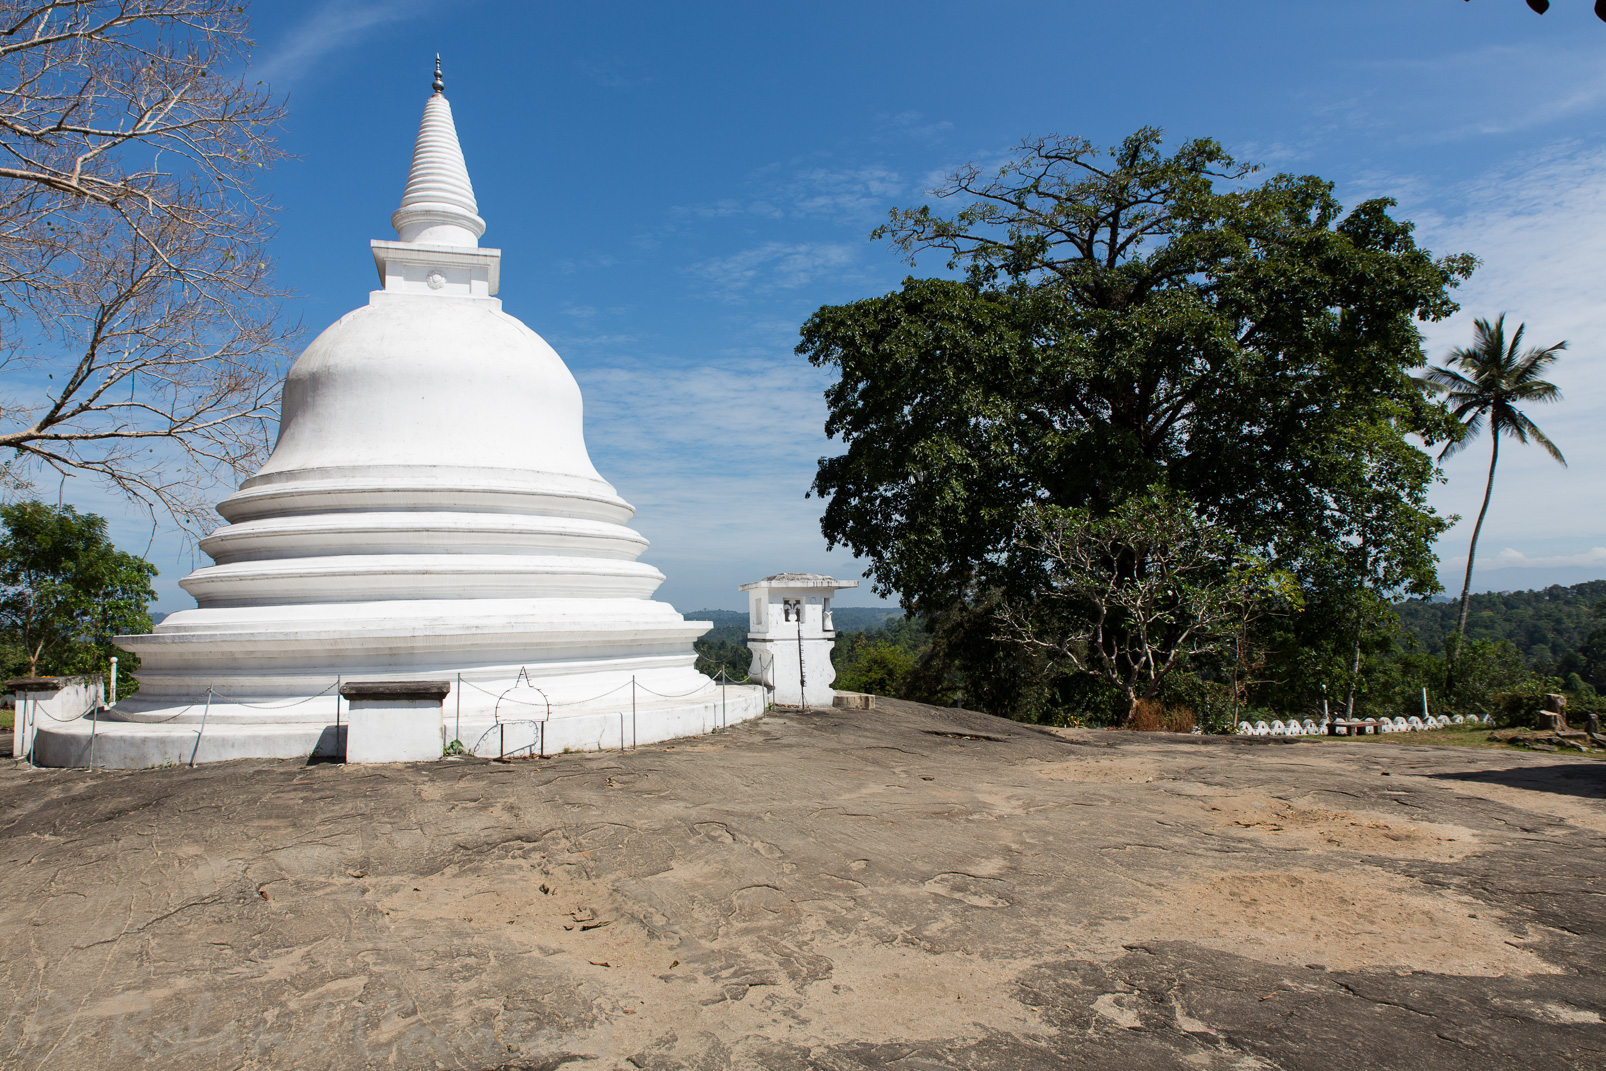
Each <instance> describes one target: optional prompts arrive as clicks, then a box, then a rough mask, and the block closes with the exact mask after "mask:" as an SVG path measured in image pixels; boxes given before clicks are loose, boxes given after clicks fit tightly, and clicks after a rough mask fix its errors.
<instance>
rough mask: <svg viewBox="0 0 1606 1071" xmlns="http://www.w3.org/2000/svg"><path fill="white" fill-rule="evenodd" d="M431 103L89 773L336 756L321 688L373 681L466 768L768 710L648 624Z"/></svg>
mask: <svg viewBox="0 0 1606 1071" xmlns="http://www.w3.org/2000/svg"><path fill="white" fill-rule="evenodd" d="M434 88H435V92H434V94H433V95H432V96H431V97H430V98H429V100H428V102H427V103H426V104H425V108H424V117H423V121H422V122H421V123H420V126H419V131H418V137H417V141H416V144H415V147H414V151H413V163H412V168H411V170H410V172H409V175H408V179H407V184H406V187H405V190H404V192H403V195H402V202H401V207H399V208H398V209H397V210H396V212H395V213H394V214H393V216H392V224H393V226H394V227H395V228H396V232H397V238H398V240H396V241H374V242H372V243H371V247H372V253H373V259H374V265H375V268H376V269H377V271H378V274H379V278H380V281H381V285H382V288H381V289H379V290H376V291H374V292H373V293H372V294H370V295H369V302H368V304H367V305H366V306H364V307H362V308H359V309H356V310H354V311H352V312H349V313H347V314H346V315H345V316H342V317H341V318H340V319H339V320H338V321H336V322H335V323H334V324H332V325H331V326H329V327H328V328H327V329H325V330H324V331H323V332H322V333H321V334H319V335H318V337H317V338H315V339H314V340H313V341H312V343H311V344H310V345H309V346H308V347H307V348H306V350H305V351H304V352H303V353H302V354H301V356H300V357H299V359H297V361H296V362H295V364H294V366H293V367H292V368H291V370H290V372H289V375H288V376H287V377H286V379H285V383H284V393H283V400H282V405H281V417H280V426H279V435H278V439H277V442H276V443H275V446H274V449H273V453H272V455H271V456H270V457H269V458H268V461H267V463H266V464H264V465H263V467H262V469H261V470H260V471H259V472H257V473H256V475H254V476H252V477H251V478H250V479H248V480H246V481H245V482H244V483H243V484H241V486H240V488H239V490H237V491H236V492H235V493H234V494H232V495H230V496H229V497H228V499H226V500H225V501H224V502H223V503H222V504H221V505H219V507H218V512H219V513H220V514H221V515H222V516H223V518H224V519H225V520H226V521H228V522H229V523H228V524H227V525H225V526H224V527H222V528H220V529H219V530H217V531H216V532H214V533H212V534H211V535H209V536H207V537H206V538H205V539H203V540H202V541H201V544H200V547H201V550H202V551H204V552H205V553H206V554H207V555H208V556H209V557H210V558H211V559H212V560H213V564H212V565H208V566H206V567H204V568H200V569H197V570H196V571H195V572H193V573H191V574H190V575H189V576H187V577H185V578H184V580H182V581H181V582H180V583H181V584H182V586H183V587H184V589H185V590H186V591H188V592H189V593H190V594H191V595H193V596H194V597H195V600H196V603H197V607H196V608H195V609H193V610H184V611H180V612H178V613H175V614H172V615H170V616H169V617H167V618H166V619H164V620H163V621H162V622H161V624H160V625H158V626H157V627H156V629H155V630H154V631H153V632H152V633H151V634H150V635H143V636H126V637H120V638H119V641H118V642H119V643H120V644H121V645H122V646H124V647H126V648H127V649H129V650H132V651H134V652H135V653H137V654H138V655H139V656H140V659H141V667H140V670H139V673H138V678H139V681H140V688H139V691H138V693H137V694H136V695H134V696H133V697H131V698H129V699H127V700H125V701H124V702H122V703H120V704H119V705H118V707H117V717H119V718H121V719H123V720H122V721H121V722H117V723H113V724H109V725H108V724H104V723H103V724H101V725H100V742H99V744H98V747H99V751H98V756H99V757H98V759H97V764H107V765H122V766H139V765H148V764H151V763H153V762H161V761H172V760H174V759H178V760H183V759H185V758H189V759H191V760H194V759H195V758H196V757H197V756H198V757H199V758H200V759H203V760H204V759H206V758H234V757H240V756H244V755H267V756H285V757H289V756H306V755H311V754H314V753H325V754H338V753H340V750H341V748H342V746H343V745H342V744H341V737H340V722H339V717H340V714H339V711H340V702H339V700H338V699H337V698H336V692H337V685H338V684H339V682H341V681H347V682H351V681H361V680H365V679H369V680H371V679H376V678H383V679H387V680H429V679H447V680H451V681H452V682H453V693H454V694H453V695H452V696H451V698H450V699H449V700H448V702H449V703H450V704H451V706H452V709H453V712H454V716H455V719H456V721H455V723H454V724H453V725H452V734H453V735H454V736H455V738H457V739H459V740H461V741H462V742H463V744H464V746H465V747H468V748H469V749H470V750H475V749H478V750H480V751H482V752H483V751H485V750H486V749H487V748H489V749H491V750H492V751H493V752H502V753H505V752H506V751H507V750H508V748H509V741H510V740H511V742H512V749H513V750H514V751H518V750H521V749H528V748H532V747H537V746H539V747H541V748H543V749H545V750H549V751H550V750H556V749H559V748H564V747H573V748H576V749H582V748H592V747H601V746H622V745H623V744H624V743H626V742H627V738H628V742H631V743H635V742H644V741H648V740H657V739H664V738H667V737H671V736H680V735H685V734H687V733H689V732H699V731H703V730H705V729H707V728H709V727H711V726H717V725H721V724H725V723H727V722H729V721H734V720H739V719H741V718H745V717H750V716H752V715H754V714H757V713H759V712H761V711H762V709H763V697H762V692H761V691H760V690H758V689H756V688H739V689H725V690H724V691H723V693H722V692H721V690H720V689H717V688H715V686H714V685H713V683H712V682H711V681H710V680H709V679H708V678H707V677H705V676H703V675H702V674H700V673H698V672H697V671H696V669H695V668H694V663H695V660H696V656H695V653H694V652H693V650H692V648H691V642H692V640H693V639H694V638H695V637H697V636H698V635H701V634H702V633H703V632H705V631H707V629H708V628H709V627H710V626H709V625H708V624H707V623H705V622H688V621H686V620H684V619H683V618H682V617H681V616H680V615H679V614H678V613H676V612H675V610H674V608H673V607H671V606H669V605H668V604H666V603H662V602H656V601H653V600H652V598H651V596H652V594H653V592H654V591H655V590H656V589H657V588H658V586H659V584H660V583H661V582H662V581H663V574H661V573H660V572H658V570H656V569H654V568H653V567H652V566H650V565H648V564H646V563H643V562H641V561H638V560H637V559H638V558H639V557H640V555H641V554H642V553H643V552H644V551H645V550H646V549H647V541H646V540H645V539H643V538H642V537H641V536H640V535H639V534H637V533H636V532H635V531H633V530H632V529H631V528H629V527H628V524H629V522H630V519H631V517H632V515H633V512H634V511H633V510H632V509H631V507H630V505H629V504H628V503H627V502H625V501H624V500H623V499H622V498H620V497H619V495H618V493H617V492H616V491H615V490H614V488H613V487H612V486H610V485H609V484H608V483H607V481H605V480H604V479H603V478H602V476H600V475H599V474H598V472H597V470H596V468H595V467H594V466H593V465H592V463H591V459H590V457H589V456H588V455H587V452H586V445H585V436H584V424H583V406H582V401H581V397H580V388H579V385H578V384H577V383H576V382H575V379H574V376H573V375H572V374H571V373H570V371H569V369H568V368H567V367H566V366H565V365H564V363H563V361H562V359H561V358H560V357H559V356H558V354H557V353H556V352H555V351H554V350H553V349H552V347H551V346H549V345H548V344H547V343H546V341H545V340H543V339H542V338H541V336H540V335H538V334H536V333H535V332H534V331H532V330H530V328H528V327H526V326H525V325H524V324H522V323H520V322H519V321H518V320H517V319H515V318H514V317H512V316H510V315H508V314H507V313H505V312H503V311H502V303H501V301H500V300H499V299H498V298H497V297H496V296H495V295H496V294H497V292H498V288H499V286H500V265H501V251H500V250H497V249H484V248H480V247H479V245H478V241H479V238H480V236H481V235H482V234H484V233H485V229H486V225H485V221H484V220H483V219H481V218H480V216H479V215H478V211H479V206H478V203H477V201H476V200H475V198H474V190H473V185H472V183H471V182H470V181H469V177H468V170H467V165H466V163H465V161H464V158H463V152H462V149H461V147H460V145H459V143H458V138H457V131H456V127H455V124H454V120H453V117H452V111H451V106H450V105H449V104H448V103H447V101H446V97H445V94H444V92H443V87H442V83H441V79H440V72H439V67H438V66H437V69H436V81H435V87H434ZM532 697H539V698H538V699H537V698H532ZM537 708H539V709H537ZM626 711H630V712H631V715H632V716H631V719H630V721H629V723H628V726H627V723H626V720H625V712H626ZM510 712H511V713H510ZM515 715H517V716H515ZM198 727H199V728H198ZM493 729H494V730H495V740H494V741H493V742H491V743H486V741H487V740H488V739H489V738H490V734H491V732H492V730H493ZM510 729H511V737H510V734H509V733H510ZM85 736H87V732H84V733H80V732H79V731H78V729H75V728H73V727H72V726H65V727H60V728H59V729H57V730H55V731H53V732H52V733H45V734H42V735H41V737H40V738H39V740H38V741H37V742H36V754H37V755H38V756H39V757H40V761H42V762H44V763H46V764H50V765H75V764H81V762H82V759H83V756H84V749H85V747H86V745H87V741H86V740H85V739H84V737H85ZM538 741H539V742H538Z"/></svg>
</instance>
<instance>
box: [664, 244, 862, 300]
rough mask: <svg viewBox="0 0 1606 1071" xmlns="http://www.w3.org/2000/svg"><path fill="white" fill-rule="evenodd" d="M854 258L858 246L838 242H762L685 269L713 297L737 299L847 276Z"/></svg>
mask: <svg viewBox="0 0 1606 1071" xmlns="http://www.w3.org/2000/svg"><path fill="white" fill-rule="evenodd" d="M858 260H859V247H858V246H852V245H847V244H844V243H840V242H765V243H764V244H763V245H760V246H755V247H754V248H752V249H744V250H742V251H741V252H739V253H734V254H732V255H730V256H727V257H716V258H714V259H712V260H705V261H703V262H702V263H700V264H694V265H692V267H691V268H690V269H689V270H690V272H691V273H692V274H693V275H695V276H697V277H699V278H701V279H703V280H705V281H707V282H708V283H709V284H710V285H711V286H712V288H713V291H714V294H715V296H717V297H720V298H722V299H724V300H740V298H741V297H742V296H743V295H744V294H746V293H749V292H751V293H758V294H764V293H771V292H773V291H776V290H795V289H797V288H799V287H803V286H807V285H809V284H811V283H814V282H816V281H817V280H819V279H821V278H822V277H824V276H828V275H829V276H837V277H841V276H843V275H847V274H849V273H851V272H852V271H853V269H854V268H855V267H856V266H857V264H858Z"/></svg>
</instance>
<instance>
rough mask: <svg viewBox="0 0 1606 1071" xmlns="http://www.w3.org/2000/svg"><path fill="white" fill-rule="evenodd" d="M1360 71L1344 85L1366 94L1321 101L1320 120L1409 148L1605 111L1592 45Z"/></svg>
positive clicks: (1472, 52)
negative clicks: (1413, 144)
mask: <svg viewBox="0 0 1606 1071" xmlns="http://www.w3.org/2000/svg"><path fill="white" fill-rule="evenodd" d="M1358 66H1359V68H1360V69H1359V71H1358V72H1356V73H1358V74H1359V75H1360V76H1361V77H1359V78H1353V79H1346V81H1347V82H1348V83H1350V84H1361V85H1365V86H1367V87H1368V88H1367V89H1366V90H1364V91H1363V92H1361V93H1354V92H1349V93H1345V94H1340V95H1336V96H1334V97H1333V98H1331V99H1330V100H1328V101H1325V102H1323V105H1322V107H1321V108H1320V109H1319V110H1320V112H1321V114H1322V117H1323V118H1325V119H1326V120H1327V121H1328V122H1329V123H1331V124H1333V125H1334V126H1337V127H1344V128H1348V129H1351V130H1367V129H1370V130H1374V131H1377V132H1380V133H1381V132H1384V131H1387V132H1389V133H1391V134H1392V135H1393V136H1395V137H1398V138H1401V139H1407V140H1410V141H1413V142H1422V141H1428V142H1436V141H1437V142H1443V141H1461V140H1465V139H1470V138H1477V137H1481V136H1485V135H1490V134H1511V133H1516V132H1519V131H1525V130H1536V129H1539V128H1541V127H1545V126H1549V125H1553V124H1556V123H1559V122H1563V121H1567V120H1573V119H1577V118H1578V117H1579V116H1581V115H1584V114H1587V113H1590V112H1595V111H1598V110H1600V109H1601V108H1602V107H1603V106H1606V69H1603V68H1602V67H1601V65H1600V62H1599V53H1598V50H1596V49H1595V48H1592V47H1590V48H1569V47H1563V46H1556V45H1545V44H1537V43H1522V44H1498V45H1488V46H1485V47H1482V48H1477V49H1469V50H1466V51H1462V52H1457V53H1452V54H1449V55H1440V56H1433V57H1431V58H1412V59H1394V60H1374V61H1369V62H1366V63H1363V64H1359V65H1358Z"/></svg>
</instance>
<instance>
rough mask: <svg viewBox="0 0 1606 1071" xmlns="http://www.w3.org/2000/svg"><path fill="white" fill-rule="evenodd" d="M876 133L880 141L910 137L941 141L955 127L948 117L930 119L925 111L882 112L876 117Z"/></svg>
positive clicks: (917, 139)
mask: <svg viewBox="0 0 1606 1071" xmlns="http://www.w3.org/2000/svg"><path fill="white" fill-rule="evenodd" d="M875 128H876V133H875V135H874V137H875V138H876V140H880V141H890V140H892V139H895V138H897V139H903V138H909V139H913V140H915V141H927V142H932V141H941V140H942V139H943V138H945V137H947V136H948V134H949V133H950V132H952V130H953V128H954V124H953V123H951V122H949V121H948V120H946V119H929V118H927V117H926V115H925V114H924V113H923V112H881V113H879V114H877V115H876V117H875Z"/></svg>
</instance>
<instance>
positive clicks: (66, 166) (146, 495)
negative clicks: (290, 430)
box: [0, 0, 288, 526]
mask: <svg viewBox="0 0 1606 1071" xmlns="http://www.w3.org/2000/svg"><path fill="white" fill-rule="evenodd" d="M246 32H247V16H246V12H245V8H244V6H243V4H241V3H240V2H239V0H232V2H225V0H60V2H44V0H36V2H27V0H0V375H3V380H0V383H3V390H4V394H3V395H0V447H9V448H10V449H11V450H12V451H14V453H13V454H12V455H11V456H10V457H9V458H7V459H6V461H5V466H6V476H7V477H8V478H15V477H16V476H17V475H18V474H19V473H20V474H24V475H29V474H38V473H39V472H40V471H42V470H54V471H55V472H58V473H61V474H63V475H65V474H68V473H82V474H87V475H90V476H92V477H95V478H98V479H99V480H101V481H103V482H104V483H106V484H108V485H110V486H112V487H115V488H116V489H118V490H120V491H122V492H123V493H124V494H126V495H128V496H130V497H131V498H134V499H136V500H138V501H141V502H143V503H145V504H146V505H147V506H148V507H150V508H151V509H152V510H153V512H154V511H157V510H165V511H166V512H167V513H169V514H171V516H172V517H174V518H175V519H177V520H178V521H179V522H180V523H182V524H185V525H187V526H201V525H204V524H205V518H206V517H208V516H209V513H208V511H207V509H206V507H207V505H208V502H207V498H208V496H207V495H206V491H207V490H208V488H209V487H210V486H211V485H212V484H213V482H214V481H217V480H230V479H232V478H234V477H237V476H238V475H239V474H240V473H242V472H246V471H250V470H251V469H253V468H254V466H255V464H256V463H257V462H259V461H260V460H261V457H262V454H263V451H264V449H265V448H266V446H267V445H268V443H267V432H268V428H269V426H270V425H271V423H272V421H273V419H274V417H275V415H276V405H277V393H276V392H277V389H278V379H279V376H278V364H279V361H280V358H281V357H282V356H283V354H284V352H285V349H284V343H285V342H286V341H287V337H288V335H287V332H286V331H285V330H284V328H283V327H282V326H281V324H280V317H279V305H278V299H279V297H280V296H281V295H280V292H279V291H277V290H276V289H275V287H274V286H273V284H272V282H271V264H270V262H269V260H268V258H267V256H266V254H265V252H264V243H265V241H266V238H267V236H268V233H269V230H270V226H271V208H270V206H269V204H268V203H267V201H266V199H265V198H264V196H263V195H262V194H261V192H260V191H259V190H257V189H256V187H255V185H254V180H255V178H256V176H257V175H258V174H259V173H260V172H261V171H262V169H264V168H267V167H269V166H271V165H272V164H273V163H274V162H275V161H276V160H277V159H279V158H280V157H281V152H280V150H279V149H278V148H277V146H276V144H275V141H274V136H275V133H276V130H277V128H278V125H279V122H280V120H281V119H282V117H283V106H282V104H281V103H280V102H278V101H276V100H275V99H274V98H273V97H272V95H271V93H270V92H269V90H268V89H267V88H266V87H265V86H263V85H262V83H260V82H257V81H255V80H254V79H252V78H251V76H250V75H249V73H248V71H247V67H246V61H247V50H248V49H249V47H250V41H248V40H247V37H246Z"/></svg>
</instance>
